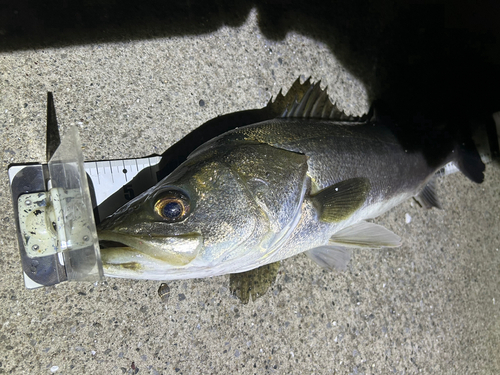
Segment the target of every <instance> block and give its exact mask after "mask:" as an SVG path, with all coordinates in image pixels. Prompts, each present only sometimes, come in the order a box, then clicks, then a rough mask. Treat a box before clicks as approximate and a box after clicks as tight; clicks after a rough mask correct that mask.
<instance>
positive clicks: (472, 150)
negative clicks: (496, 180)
mask: <svg viewBox="0 0 500 375" xmlns="http://www.w3.org/2000/svg"><path fill="white" fill-rule="evenodd" d="M453 153H454V163H455V165H456V167H457V168H458V169H459V170H460V172H462V173H463V174H464V175H465V176H466V177H467V178H468V179H470V180H471V181H474V182H476V183H478V184H480V183H481V182H483V180H484V174H483V172H484V170H485V165H484V163H483V161H482V160H481V157H480V156H479V152H478V151H477V149H476V147H475V146H474V143H473V142H472V141H471V140H469V141H463V142H458V143H456V144H455V148H454V150H453Z"/></svg>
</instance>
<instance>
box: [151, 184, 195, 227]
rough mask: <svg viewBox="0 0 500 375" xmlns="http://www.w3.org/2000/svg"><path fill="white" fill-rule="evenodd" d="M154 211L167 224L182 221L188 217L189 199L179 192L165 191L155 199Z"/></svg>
mask: <svg viewBox="0 0 500 375" xmlns="http://www.w3.org/2000/svg"><path fill="white" fill-rule="evenodd" d="M154 210H155V212H156V214H157V215H159V216H160V217H161V218H162V219H164V220H165V221H167V222H170V223H175V222H177V221H182V220H184V219H185V218H186V217H187V216H188V215H189V211H190V205H189V198H188V197H187V196H186V195H184V194H182V193H181V192H180V191H175V190H168V191H165V192H163V193H162V194H161V195H160V196H159V197H158V198H157V199H156V202H155V205H154Z"/></svg>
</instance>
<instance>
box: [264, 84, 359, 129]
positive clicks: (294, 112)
mask: <svg viewBox="0 0 500 375" xmlns="http://www.w3.org/2000/svg"><path fill="white" fill-rule="evenodd" d="M320 83H321V81H318V82H316V83H311V78H310V77H309V78H308V79H307V80H305V81H304V83H300V79H299V78H298V79H297V80H296V81H295V82H294V83H293V85H292V87H291V88H290V90H288V92H287V93H286V95H283V94H282V93H281V91H280V92H279V94H278V95H277V96H276V99H275V100H274V102H273V101H269V103H268V105H267V106H268V107H269V108H271V109H272V110H273V112H275V113H279V114H281V116H280V117H283V118H315V119H326V120H332V121H355V122H359V121H363V120H364V119H365V118H366V117H367V116H363V117H355V116H348V115H346V114H345V113H344V112H343V111H342V110H340V109H339V108H338V107H337V106H336V105H335V104H333V103H332V101H331V100H330V98H329V97H328V93H327V88H326V87H325V89H322V88H321V86H320Z"/></svg>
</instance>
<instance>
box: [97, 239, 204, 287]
mask: <svg viewBox="0 0 500 375" xmlns="http://www.w3.org/2000/svg"><path fill="white" fill-rule="evenodd" d="M98 237H99V247H100V249H101V260H102V263H103V268H104V273H105V274H107V275H109V276H115V277H136V276H137V275H136V274H137V273H142V274H146V277H145V278H147V271H148V270H152V269H158V268H163V269H165V270H166V271H167V270H168V269H169V268H172V267H182V266H185V265H187V264H189V263H190V262H191V261H193V260H194V259H195V258H196V256H197V255H198V254H199V252H200V250H201V248H202V247H203V239H202V236H201V234H199V233H189V234H183V235H179V236H150V235H131V234H123V233H116V232H114V231H106V230H105V231H100V232H99V233H98Z"/></svg>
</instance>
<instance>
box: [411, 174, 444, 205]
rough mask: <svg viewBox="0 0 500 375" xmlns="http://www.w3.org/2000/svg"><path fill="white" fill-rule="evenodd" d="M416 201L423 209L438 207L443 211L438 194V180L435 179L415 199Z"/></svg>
mask: <svg viewBox="0 0 500 375" xmlns="http://www.w3.org/2000/svg"><path fill="white" fill-rule="evenodd" d="M415 199H416V200H417V201H418V203H420V205H421V206H422V207H425V208H432V207H436V208H439V209H441V204H440V203H439V200H438V197H437V194H436V178H435V177H433V178H432V179H431V180H430V181H429V182H428V183H427V185H425V187H424V188H423V190H422V191H421V192H420V193H419V194H418V195H417V196H416V197H415Z"/></svg>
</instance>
